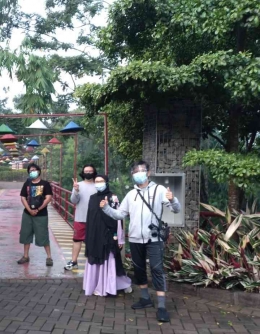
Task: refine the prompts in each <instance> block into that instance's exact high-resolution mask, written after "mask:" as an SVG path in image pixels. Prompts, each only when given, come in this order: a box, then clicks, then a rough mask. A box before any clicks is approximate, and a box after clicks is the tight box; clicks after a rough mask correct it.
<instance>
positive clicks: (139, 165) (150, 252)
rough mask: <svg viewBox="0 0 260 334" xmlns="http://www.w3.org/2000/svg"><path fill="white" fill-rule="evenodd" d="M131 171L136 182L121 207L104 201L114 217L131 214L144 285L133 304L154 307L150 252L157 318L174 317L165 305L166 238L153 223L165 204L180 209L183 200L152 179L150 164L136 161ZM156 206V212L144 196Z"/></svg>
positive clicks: (135, 257) (132, 244)
mask: <svg viewBox="0 0 260 334" xmlns="http://www.w3.org/2000/svg"><path fill="white" fill-rule="evenodd" d="M131 174H132V177H133V180H134V182H135V186H134V189H133V190H131V191H129V192H128V193H127V195H126V196H125V198H124V199H123V201H122V203H121V205H120V207H119V208H118V209H117V210H114V209H113V208H111V206H109V205H108V202H107V199H106V198H105V199H104V200H102V201H101V202H100V207H101V208H102V209H103V211H104V212H105V213H106V214H107V215H108V216H110V217H112V218H113V219H124V218H125V217H127V216H130V224H129V232H128V236H129V243H130V250H131V255H132V261H133V265H134V274H135V281H136V283H137V284H138V285H139V286H140V290H141V298H140V300H139V301H138V302H137V303H135V304H133V305H132V308H133V309H142V308H148V307H153V306H154V304H153V302H152V300H151V299H150V295H149V293H148V285H147V283H148V280H147V274H146V256H147V257H148V258H149V262H150V267H151V274H152V282H153V286H154V288H155V290H156V293H157V298H158V311H157V320H158V321H160V322H168V321H170V317H169V313H168V312H167V310H166V308H165V291H166V280H165V274H164V270H163V248H164V245H163V241H161V240H160V239H159V238H158V234H156V235H155V233H154V229H153V228H152V227H154V226H157V227H158V226H159V222H158V220H157V217H161V213H162V209H163V206H162V204H163V205H164V206H166V207H168V208H169V209H170V210H171V211H173V212H174V213H178V212H179V211H180V203H179V201H178V199H177V198H176V197H175V196H174V195H173V193H172V192H171V190H170V189H169V188H167V189H166V188H165V187H164V186H162V185H156V184H155V183H154V182H150V181H149V176H150V170H149V164H148V163H147V162H145V161H142V160H141V161H138V162H136V163H134V164H133V165H132V168H131ZM143 199H144V200H145V201H146V202H147V203H148V204H149V206H150V207H152V209H153V212H154V213H155V215H154V213H153V212H151V210H150V209H149V207H148V206H147V205H146V204H145V202H144V200H143Z"/></svg>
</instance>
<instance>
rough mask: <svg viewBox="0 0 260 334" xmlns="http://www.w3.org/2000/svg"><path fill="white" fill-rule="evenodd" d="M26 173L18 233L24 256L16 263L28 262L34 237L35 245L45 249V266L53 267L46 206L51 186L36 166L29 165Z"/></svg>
mask: <svg viewBox="0 0 260 334" xmlns="http://www.w3.org/2000/svg"><path fill="white" fill-rule="evenodd" d="M27 172H28V174H29V179H27V181H26V182H25V183H24V185H23V187H22V190H21V193H20V195H21V201H22V203H23V205H24V208H25V209H24V212H23V215H22V225H21V231H20V243H21V244H23V245H24V255H23V257H22V258H21V259H20V260H19V261H17V263H18V264H24V263H27V262H29V261H30V258H29V249H30V244H31V243H32V242H33V236H35V245H37V246H40V247H44V248H45V251H46V254H47V259H46V266H53V260H52V258H51V249H50V240H49V230H48V211H47V205H48V204H49V203H50V201H51V199H52V189H51V185H50V183H49V182H48V181H44V180H42V179H41V168H40V167H39V166H38V165H36V164H34V163H32V164H30V165H29V166H28V168H27Z"/></svg>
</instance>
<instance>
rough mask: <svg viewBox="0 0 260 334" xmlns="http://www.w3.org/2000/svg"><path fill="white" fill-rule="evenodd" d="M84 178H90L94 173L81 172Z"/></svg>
mask: <svg viewBox="0 0 260 334" xmlns="http://www.w3.org/2000/svg"><path fill="white" fill-rule="evenodd" d="M83 176H84V179H86V180H91V179H93V178H94V173H83Z"/></svg>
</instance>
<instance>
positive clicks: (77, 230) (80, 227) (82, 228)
mask: <svg viewBox="0 0 260 334" xmlns="http://www.w3.org/2000/svg"><path fill="white" fill-rule="evenodd" d="M86 226H87V225H86V223H80V222H74V225H73V229H74V234H73V241H85V235H86Z"/></svg>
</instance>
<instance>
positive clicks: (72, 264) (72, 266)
mask: <svg viewBox="0 0 260 334" xmlns="http://www.w3.org/2000/svg"><path fill="white" fill-rule="evenodd" d="M64 269H65V270H72V269H78V262H73V261H72V260H71V261H69V262H68V263H67V264H66V266H65V267H64Z"/></svg>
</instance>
